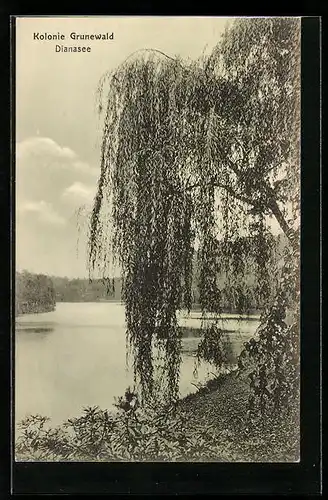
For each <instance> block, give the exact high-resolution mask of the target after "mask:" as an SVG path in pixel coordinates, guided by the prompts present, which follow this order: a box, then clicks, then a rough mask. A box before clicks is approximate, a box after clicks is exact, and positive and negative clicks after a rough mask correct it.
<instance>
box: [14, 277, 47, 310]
mask: <svg viewBox="0 0 328 500" xmlns="http://www.w3.org/2000/svg"><path fill="white" fill-rule="evenodd" d="M15 281H16V282H15V310H16V314H26V313H41V312H49V311H54V309H55V307H56V299H55V290H54V286H53V282H52V280H51V278H49V276H45V275H44V274H33V273H29V272H27V271H23V272H21V273H19V272H16V280H15Z"/></svg>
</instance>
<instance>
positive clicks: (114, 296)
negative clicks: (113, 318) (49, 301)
mask: <svg viewBox="0 0 328 500" xmlns="http://www.w3.org/2000/svg"><path fill="white" fill-rule="evenodd" d="M51 279H52V281H53V284H54V288H55V294H56V301H57V302H102V301H117V302H119V301H121V288H122V282H121V279H120V278H112V279H106V280H103V279H95V280H92V281H91V280H89V279H83V278H74V279H69V278H66V277H65V278H60V277H58V276H52V277H51Z"/></svg>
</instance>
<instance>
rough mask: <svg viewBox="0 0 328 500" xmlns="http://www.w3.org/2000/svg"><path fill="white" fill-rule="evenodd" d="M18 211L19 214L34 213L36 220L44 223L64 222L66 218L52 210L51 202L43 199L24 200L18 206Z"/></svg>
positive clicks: (60, 224)
mask: <svg viewBox="0 0 328 500" xmlns="http://www.w3.org/2000/svg"><path fill="white" fill-rule="evenodd" d="M18 212H19V213H21V214H26V213H32V214H36V215H37V218H38V220H39V221H41V222H44V223H46V224H54V225H56V226H62V225H65V224H66V220H65V219H64V218H63V217H62V216H61V215H59V214H58V213H57V212H56V211H55V210H54V208H53V206H52V204H51V203H47V202H46V201H44V200H41V201H27V202H24V203H22V204H20V205H19V206H18Z"/></svg>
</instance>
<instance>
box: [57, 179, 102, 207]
mask: <svg viewBox="0 0 328 500" xmlns="http://www.w3.org/2000/svg"><path fill="white" fill-rule="evenodd" d="M94 195H95V186H87V185H85V184H83V183H82V182H74V183H73V184H71V185H70V186H69V187H67V188H66V189H65V190H64V192H63V194H62V197H63V198H65V199H67V200H69V201H73V202H81V201H84V202H91V201H92V200H93V198H94Z"/></svg>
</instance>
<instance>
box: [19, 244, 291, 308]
mask: <svg viewBox="0 0 328 500" xmlns="http://www.w3.org/2000/svg"><path fill="white" fill-rule="evenodd" d="M274 241H275V243H274V246H275V252H274V253H275V255H276V257H275V258H274V261H273V264H272V265H273V266H274V267H276V266H278V267H279V260H280V257H281V255H282V252H283V250H284V248H285V245H286V241H285V238H284V237H283V236H279V237H277V238H275V239H274ZM196 260H197V259H195V262H194V270H193V280H192V303H193V309H199V308H200V304H199V295H200V294H199V282H200V270H199V268H198V266H197V262H196ZM241 260H244V266H245V268H246V271H245V272H244V273H243V278H242V279H240V278H236V277H235V276H232V277H231V279H230V282H231V283H230V284H229V286H227V281H229V279H228V280H227V278H229V276H228V274H229V273H224V272H221V273H219V274H218V276H217V279H216V283H217V288H218V290H219V295H220V297H219V301H220V304H221V307H222V310H223V311H225V312H235V311H237V310H238V311H240V310H241V309H243V307H241V304H240V300H244V302H245V304H244V309H245V312H246V311H248V312H256V311H258V310H260V309H262V307H263V306H264V304H263V300H262V298H261V293H259V283H258V280H257V278H256V273H255V270H254V262H251V261H250V260H247V258H246V261H245V259H243V257H242V254H241ZM273 274H274V273H273V272H272V275H273ZM17 275H18V277H19V283H20V286H19V288H20V292H19V293H20V295H19V297H20V298H19V300H18V303H19V307H20V308H21V309H22V307H23V308H24V307H26V306H22V304H24V303H25V302H26V301H27V302H28V303H29V304H33V306H31V305H30V306H28V307H29V308H31V307H32V309H35V308H36V309H38V308H39V307H43V308H49V310H52V309H51V308H52V307H54V300H55V301H56V302H102V301H113V302H120V301H122V300H123V297H122V280H121V278H118V277H117V278H111V279H106V280H103V279H94V280H89V279H83V278H74V279H71V278H67V277H58V276H51V277H46V276H44V275H32V274H30V273H27V272H24V273H21V274H20V273H17ZM275 283H276V282H275V280H274V279H272V282H271V283H270V290H271V294H272V295H274V293H275V286H276V284H275ZM24 301H25V302H24ZM261 301H262V302H261ZM36 312H37V311H36Z"/></svg>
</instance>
